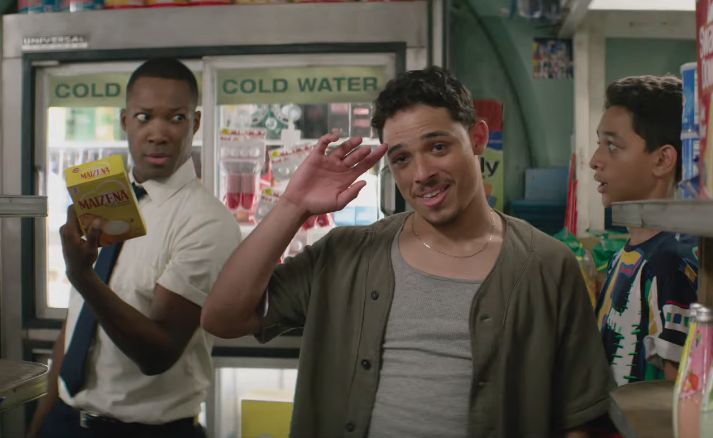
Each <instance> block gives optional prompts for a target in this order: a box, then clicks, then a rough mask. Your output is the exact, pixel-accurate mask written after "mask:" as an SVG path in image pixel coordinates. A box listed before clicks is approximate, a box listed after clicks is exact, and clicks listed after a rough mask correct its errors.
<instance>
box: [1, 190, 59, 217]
mask: <svg viewBox="0 0 713 438" xmlns="http://www.w3.org/2000/svg"><path fill="white" fill-rule="evenodd" d="M46 216H47V197H46V196H20V195H0V218H6V217H16V218H17V217H46Z"/></svg>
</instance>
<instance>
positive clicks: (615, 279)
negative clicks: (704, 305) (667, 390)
mask: <svg viewBox="0 0 713 438" xmlns="http://www.w3.org/2000/svg"><path fill="white" fill-rule="evenodd" d="M697 252H698V242H697V240H696V239H695V238H693V237H690V236H686V235H680V234H673V233H666V232H662V233H659V234H657V235H656V236H654V237H652V238H651V239H649V240H647V241H646V242H644V243H641V244H639V245H631V244H630V243H627V245H626V246H625V247H624V248H623V249H622V250H621V251H620V252H619V253H618V254H617V255H616V256H615V257H614V259H613V260H612V262H611V264H610V266H609V272H608V275H607V280H606V282H605V283H604V286H603V288H602V293H601V294H600V296H599V298H598V300H597V308H596V313H597V323H598V325H599V330H600V332H601V335H602V340H603V342H604V350H605V351H606V354H607V359H608V360H609V364H610V366H611V368H612V372H613V373H614V378H615V379H616V382H617V384H619V385H623V384H626V383H629V382H636V381H640V380H659V379H663V378H664V375H663V362H662V361H663V360H668V361H671V362H676V363H678V362H679V361H680V357H681V350H682V346H683V344H684V342H685V340H686V335H687V333H688V307H689V305H690V304H691V303H693V302H695V301H696V289H697V276H698V258H697V255H696V254H697Z"/></svg>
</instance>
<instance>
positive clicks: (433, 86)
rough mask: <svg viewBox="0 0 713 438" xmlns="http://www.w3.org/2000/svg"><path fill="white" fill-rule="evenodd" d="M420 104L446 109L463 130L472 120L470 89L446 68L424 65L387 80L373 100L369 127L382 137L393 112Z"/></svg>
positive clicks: (473, 109)
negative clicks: (461, 125) (385, 125)
mask: <svg viewBox="0 0 713 438" xmlns="http://www.w3.org/2000/svg"><path fill="white" fill-rule="evenodd" d="M418 104H424V105H428V106H432V107H435V108H446V109H447V110H448V112H449V113H450V115H451V118H452V119H453V120H454V121H456V122H460V123H462V124H463V126H465V127H466V128H467V129H470V127H471V126H473V124H474V123H475V108H474V107H473V98H472V97H471V94H470V91H468V89H467V88H466V87H465V86H464V85H463V84H462V83H461V82H460V81H459V80H458V79H457V78H456V77H455V76H453V74H451V73H450V72H449V71H448V70H446V69H444V68H441V67H436V66H432V67H427V68H425V69H423V70H411V71H407V72H405V73H401V74H400V75H398V76H397V77H396V78H394V79H391V80H390V81H389V82H388V83H387V84H386V87H385V88H384V90H382V91H381V93H379V97H377V98H376V101H375V102H374V116H373V117H372V119H371V126H372V127H373V128H374V129H376V131H377V132H378V134H379V139H381V140H383V132H384V124H385V123H386V120H387V119H388V118H390V117H393V116H394V114H396V113H397V112H399V111H401V110H403V109H406V108H409V107H411V106H414V105H418Z"/></svg>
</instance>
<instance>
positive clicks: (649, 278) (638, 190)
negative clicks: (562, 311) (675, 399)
mask: <svg viewBox="0 0 713 438" xmlns="http://www.w3.org/2000/svg"><path fill="white" fill-rule="evenodd" d="M681 107H682V91H681V81H680V80H679V79H677V78H675V77H671V76H663V77H659V76H636V77H628V78H624V79H620V80H618V81H615V82H613V83H612V84H610V85H609V86H608V87H607V92H606V104H605V112H604V114H603V115H602V118H601V121H600V123H599V128H598V129H597V137H598V140H597V145H598V147H597V149H596V151H595V152H594V155H593V156H592V158H591V161H590V167H591V168H592V169H593V170H594V171H595V174H594V179H595V180H596V181H597V183H598V184H599V185H598V187H597V190H598V191H599V193H600V194H601V195H602V202H603V203H604V205H605V206H606V207H608V206H610V204H611V203H612V202H619V201H634V200H645V199H663V198H670V197H672V196H673V193H674V188H675V185H676V182H677V181H678V180H679V179H680V176H681V161H680V156H681V140H680V134H681ZM629 232H630V239H629V241H628V242H627V244H626V246H625V247H624V248H623V249H622V250H621V251H620V252H619V253H618V254H617V255H616V256H615V257H614V259H613V260H612V262H611V264H610V266H609V272H608V275H607V279H606V281H605V282H604V286H603V288H602V292H601V294H600V296H599V298H598V300H597V306H596V314H597V322H598V324H599V328H600V331H601V335H602V341H603V342H604V349H605V351H606V354H607V358H608V360H609V364H610V365H611V368H612V372H613V373H614V378H615V379H616V382H617V383H618V384H619V385H623V384H626V383H630V382H635V381H640V380H658V379H667V380H674V379H675V378H676V370H677V367H678V362H679V361H680V356H681V350H682V345H683V343H684V341H685V339H686V335H687V332H688V307H689V305H690V304H691V303H692V302H694V301H696V289H697V284H696V283H697V274H698V260H697V257H696V253H697V251H698V248H697V245H698V244H697V241H696V240H695V239H694V238H692V237H690V236H685V235H680V234H675V233H669V232H659V231H656V230H651V229H643V228H630V229H629Z"/></svg>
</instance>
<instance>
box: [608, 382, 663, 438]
mask: <svg viewBox="0 0 713 438" xmlns="http://www.w3.org/2000/svg"><path fill="white" fill-rule="evenodd" d="M672 404H673V382H667V381H649V382H635V383H630V384H628V385H623V386H620V387H618V388H617V389H615V390H614V391H612V392H611V405H610V407H609V416H610V418H611V420H612V422H613V423H614V425H615V426H616V427H617V429H618V430H619V432H620V433H621V434H622V435H623V436H624V438H635V437H646V438H659V437H660V438H669V437H671V436H673V420H672V413H671V409H672Z"/></svg>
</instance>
